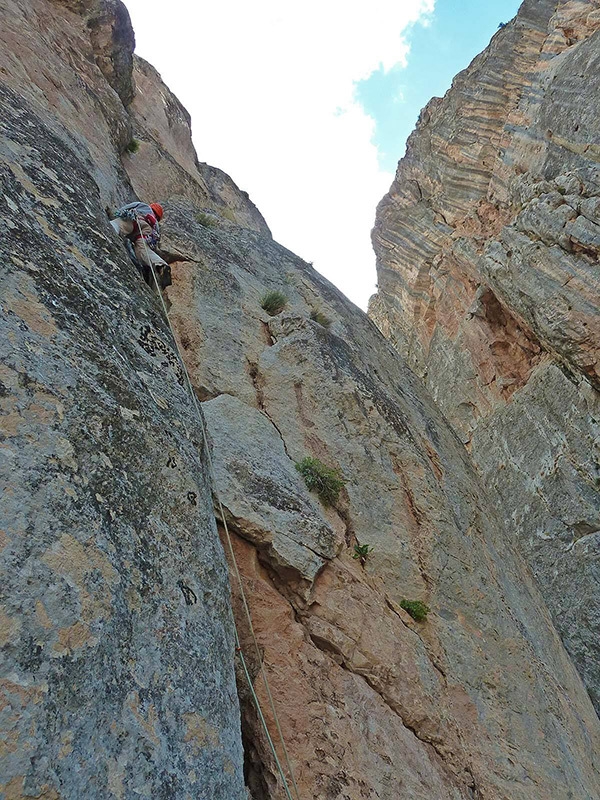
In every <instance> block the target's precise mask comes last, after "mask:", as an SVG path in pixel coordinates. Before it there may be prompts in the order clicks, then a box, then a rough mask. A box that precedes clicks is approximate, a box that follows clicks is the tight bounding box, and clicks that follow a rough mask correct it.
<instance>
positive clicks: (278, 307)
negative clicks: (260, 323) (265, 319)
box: [260, 291, 287, 317]
mask: <svg viewBox="0 0 600 800" xmlns="http://www.w3.org/2000/svg"><path fill="white" fill-rule="evenodd" d="M286 304H287V297H286V296H285V295H284V294H283V292H278V291H272V292H267V293H266V294H265V295H263V297H262V299H261V301H260V305H261V308H264V310H265V311H266V312H267V314H268V315H269V316H271V317H274V316H276V315H277V314H280V313H281V312H282V311H283V309H284V308H285V306H286Z"/></svg>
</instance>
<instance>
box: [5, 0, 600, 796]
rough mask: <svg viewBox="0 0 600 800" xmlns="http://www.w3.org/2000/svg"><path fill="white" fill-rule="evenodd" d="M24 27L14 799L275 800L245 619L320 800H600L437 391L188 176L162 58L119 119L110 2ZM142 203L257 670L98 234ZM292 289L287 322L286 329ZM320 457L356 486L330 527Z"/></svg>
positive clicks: (172, 362) (12, 50) (193, 438)
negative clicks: (151, 205) (318, 488)
mask: <svg viewBox="0 0 600 800" xmlns="http://www.w3.org/2000/svg"><path fill="white" fill-rule="evenodd" d="M7 12H8V18H7V22H6V25H2V27H1V28H0V31H1V35H2V36H3V37H5V39H6V41H5V44H4V46H3V48H2V49H0V57H1V58H2V59H4V60H5V64H6V65H5V66H2V69H3V72H2V75H3V76H4V77H5V82H6V86H5V88H4V89H3V92H4V97H5V100H4V102H3V108H4V109H5V111H4V115H3V119H2V121H1V122H0V130H1V134H2V138H1V140H0V142H1V144H0V147H1V151H0V152H1V153H2V163H3V181H4V182H3V194H4V196H5V198H6V202H7V203H8V207H9V208H10V210H11V212H12V213H11V215H10V216H9V217H7V224H8V226H9V234H10V235H9V236H7V237H4V238H3V240H2V247H3V261H2V263H3V267H4V269H3V275H2V280H3V292H2V306H3V311H4V312H5V313H4V316H3V325H4V336H3V337H2V339H1V341H2V347H3V348H4V349H5V350H6V355H5V359H4V363H5V366H4V367H3V368H2V369H3V372H2V386H3V389H2V397H1V403H2V411H3V416H2V417H1V420H2V423H1V424H2V432H3V436H4V439H3V443H2V447H3V449H2V454H3V458H4V459H5V464H6V466H5V467H3V480H4V481H5V486H6V489H5V491H4V493H3V524H2V526H1V531H2V533H1V534H0V535H1V536H2V538H1V540H0V548H1V549H0V558H2V559H3V567H2V568H3V575H4V576H6V580H4V582H3V583H2V589H3V595H2V601H1V602H2V605H1V606H0V648H1V650H0V652H1V654H2V662H1V663H2V674H1V679H2V689H3V704H2V706H1V708H0V727H1V729H2V732H3V735H4V736H5V737H6V741H7V744H6V745H5V746H4V749H3V750H2V751H0V759H1V760H2V761H1V762H0V763H1V768H0V775H1V776H2V777H1V778H0V799H1V800H9V799H10V800H15V799H16V798H25V797H44V798H54V799H55V800H58V798H61V799H64V800H75V799H76V798H77V799H78V798H80V797H82V796H85V797H90V798H110V797H116V798H130V797H138V796H141V797H158V798H165V800H166V798H177V799H178V800H179V798H181V800H187V799H188V798H191V797H206V798H208V797H210V798H214V799H215V800H242V798H244V797H245V795H246V794H247V792H249V794H250V796H251V797H252V798H253V800H267V798H273V800H275V798H279V797H282V796H283V787H282V782H281V779H280V776H279V774H278V771H277V769H276V765H275V763H274V759H273V756H272V754H271V751H270V749H269V747H268V743H267V741H266V737H265V735H264V733H263V731H262V729H261V727H260V725H259V724H258V719H257V714H256V711H255V709H254V708H253V706H252V704H251V700H250V696H249V691H248V687H247V686H246V685H245V684H244V681H243V675H242V674H241V673H240V672H239V671H238V694H239V698H240V700H241V721H242V726H241V731H240V709H239V706H238V695H237V694H236V692H235V685H234V663H235V661H234V652H233V629H232V613H231V608H232V606H233V610H234V614H235V617H236V621H237V626H238V631H239V637H240V640H241V644H242V649H243V651H244V653H245V655H246V659H247V662H248V666H249V670H250V673H251V675H252V677H253V678H254V679H255V690H256V692H257V693H258V696H259V698H260V700H261V704H262V706H263V708H264V710H265V715H266V719H267V723H268V725H269V728H270V730H271V732H272V734H273V736H274V737H275V727H274V724H273V723H274V720H273V718H272V714H271V712H270V711H269V703H268V702H267V698H266V697H265V694H266V692H265V688H264V685H263V683H262V679H261V677H260V674H259V673H260V672H261V666H262V667H263V671H264V673H265V674H266V675H267V676H268V678H269V683H270V686H271V690H272V693H273V696H274V700H275V704H276V707H277V709H278V712H279V713H278V716H279V719H280V723H281V728H282V731H283V734H284V737H285V740H286V743H287V748H288V751H289V756H290V761H291V764H292V765H293V768H294V773H295V776H296V781H297V784H298V787H299V790H300V796H301V797H315V798H322V799H323V800H360V799H361V798H372V797H379V798H381V800H397V798H398V797H411V798H415V799H421V798H422V800H430V798H436V800H437V798H439V799H440V800H473V798H480V800H509V799H510V800H547V798H549V797H552V798H553V800H567V798H571V799H573V798H586V800H588V799H589V800H593V799H594V798H597V797H598V796H600V778H599V775H598V770H597V764H596V758H597V756H596V753H597V752H598V745H599V744H600V729H599V724H598V718H597V716H596V714H595V713H594V710H593V707H592V705H591V703H590V701H589V698H588V695H587V693H586V691H585V689H584V687H583V684H582V683H581V680H580V678H579V676H578V674H577V672H576V670H575V669H574V668H573V665H572V663H571V661H570V659H569V657H568V656H567V654H566V652H565V650H564V648H563V646H562V644H561V642H560V639H559V637H558V635H557V634H556V631H555V629H554V627H553V624H552V622H551V619H550V616H549V614H548V612H547V610H546V606H545V604H544V601H543V600H542V598H541V597H540V595H539V593H538V590H537V588H536V587H535V585H534V584H533V582H532V580H531V578H530V575H529V572H528V570H527V568H526V567H525V565H524V563H523V561H522V560H521V558H520V556H519V555H518V554H517V553H516V552H515V551H514V549H513V546H512V541H511V536H510V534H509V532H508V531H507V529H506V527H505V525H504V523H503V521H502V519H501V518H500V516H499V515H498V513H497V511H496V509H495V508H494V505H493V503H492V502H490V499H489V498H488V496H487V493H486V490H485V488H484V486H483V484H482V482H481V481H480V479H479V477H478V475H477V473H476V471H475V470H474V469H473V466H472V463H471V460H470V457H469V456H468V454H467V452H466V451H465V449H464V447H463V445H462V444H461V442H460V441H459V440H458V438H457V437H456V435H455V433H454V432H453V430H452V429H451V428H450V426H449V425H448V424H447V422H446V421H445V419H444V418H443V416H442V414H441V413H440V411H439V409H438V408H437V406H436V404H435V403H434V401H433V400H432V399H431V397H430V395H429V394H428V392H427V391H426V390H425V389H424V388H423V386H422V383H421V381H420V380H419V379H418V378H417V377H415V375H414V374H413V373H412V372H411V371H410V369H409V368H408V367H407V365H406V363H405V361H404V359H402V358H401V357H399V356H398V354H397V352H396V351H395V350H394V348H393V347H392V345H391V344H390V343H389V342H387V341H386V340H385V339H384V337H383V336H382V335H381V334H380V332H379V331H378V330H377V329H376V327H375V326H374V325H373V323H372V322H371V321H370V320H369V319H368V318H367V317H366V316H365V315H364V314H363V313H362V312H361V311H359V310H358V309H357V308H356V307H354V306H353V305H352V304H351V303H350V302H349V301H348V300H346V299H345V298H344V297H343V296H342V295H341V294H340V293H339V292H338V291H337V290H336V289H335V288H334V287H333V286H331V284H329V283H328V282H327V281H326V280H325V279H324V278H322V277H321V276H320V275H319V274H318V273H316V272H315V271H314V270H313V269H312V268H311V267H310V266H309V265H307V264H306V263H304V262H303V261H302V260H300V259H299V258H297V257H296V256H294V255H293V254H292V253H290V252H289V251H288V250H286V249H285V248H283V247H281V246H280V245H278V244H277V243H275V242H274V241H273V240H272V238H271V236H270V233H269V231H268V228H267V226H266V224H265V223H264V221H263V220H262V217H261V216H260V214H259V212H258V211H257V210H256V209H255V208H254V206H253V204H252V203H251V201H250V200H249V199H248V197H247V195H245V194H244V193H243V192H241V191H240V190H239V189H238V188H237V187H236V186H235V184H234V183H233V181H231V179H229V178H228V177H227V176H224V175H223V174H222V173H220V172H219V171H218V170H215V169H213V168H210V167H207V166H206V165H202V164H200V163H199V162H198V161H197V159H196V157H195V154H194V151H193V148H192V146H191V140H190V138H189V137H190V135H189V120H188V118H187V115H186V112H185V111H184V109H182V107H181V105H180V104H179V103H178V101H177V100H176V99H175V98H174V97H173V96H172V95H171V94H170V92H169V91H168V90H167V89H166V87H165V86H164V84H162V81H160V78H159V76H158V75H157V74H156V72H155V71H154V70H153V69H152V68H151V67H149V66H148V65H146V64H145V63H143V62H136V64H135V66H134V73H133V75H134V81H135V85H136V86H137V90H136V92H137V93H136V95H135V97H134V99H133V101H132V102H131V103H130V104H129V105H124V103H127V102H128V98H129V95H128V94H127V91H126V89H125V88H123V87H127V86H128V85H129V84H128V80H131V75H129V76H128V74H127V70H128V69H129V67H128V64H129V62H128V60H127V58H125V55H124V53H123V50H122V42H123V30H124V29H123V24H124V23H123V17H122V15H121V14H122V9H121V7H120V6H114V5H112V4H111V3H108V2H106V3H105V2H97V3H95V4H85V3H81V4H80V3H76V4H75V3H73V4H67V5H63V4H56V3H51V2H49V1H48V0H37V2H36V3H34V4H32V3H27V4H23V5H20V4H19V3H18V2H17V0H11V3H10V4H9V6H8V7H7ZM111 14H113V16H112V17H111ZM92 18H93V19H100V20H103V22H102V31H103V33H102V35H99V34H98V35H95V34H94V25H91V26H90V25H89V24H88V21H89V20H90V19H92ZM48 19H52V26H53V27H52V28H51V30H50V31H48V25H44V21H45V20H48ZM111 20H112V22H111ZM42 31H43V35H42ZM117 34H118V35H117ZM125 40H128V41H131V37H129V39H127V37H125ZM111 48H112V49H111ZM14 54H17V55H18V58H19V60H20V63H21V65H22V66H18V67H17V64H16V58H17V56H15V55H14ZM74 65H81V71H75V70H74V69H73V66H74ZM50 75H51V76H52V80H51V81H50V78H49V76H50ZM36 81H37V83H36ZM48 81H50V82H49V83H48ZM50 84H51V85H52V86H53V87H54V88H53V89H51V87H50ZM132 137H135V138H136V139H138V140H139V141H140V143H141V144H140V148H139V150H138V152H137V153H132V154H127V153H124V152H123V151H124V149H125V146H126V144H127V142H128V141H130V140H131V138H132ZM135 192H138V193H139V194H142V193H143V196H144V199H150V198H149V197H148V195H150V194H151V195H152V198H153V199H158V200H160V202H161V203H162V204H163V205H164V206H165V208H166V216H165V224H164V227H163V235H164V240H163V243H162V245H163V253H164V254H165V256H166V257H167V258H168V259H169V261H170V263H171V270H172V275H173V285H172V286H171V287H170V288H169V289H168V290H167V291H166V292H165V300H166V303H167V305H168V307H169V317H170V321H171V323H172V325H173V326H174V328H175V331H176V336H177V340H178V343H179V347H180V348H181V352H182V353H183V354H184V357H185V362H186V365H187V369H188V370H189V374H190V376H191V381H192V383H193V387H194V391H195V392H196V396H197V397H198V398H199V399H200V401H201V404H202V408H203V417H204V419H205V424H206V429H207V431H208V438H209V442H210V447H211V452H212V456H211V463H212V464H213V465H214V473H215V477H216V481H215V488H216V491H217V492H218V497H219V500H220V502H221V503H222V504H223V507H224V515H225V519H226V520H227V523H228V527H229V530H230V532H231V537H232V549H233V551H234V552H235V553H236V554H237V563H238V565H239V570H240V572H241V575H242V581H243V585H244V586H245V591H246V594H247V596H248V601H249V604H250V608H251V611H252V614H253V619H254V630H255V635H256V639H257V644H258V650H257V652H256V651H255V650H254V649H253V641H252V633H251V631H250V629H249V626H248V622H247V618H246V616H245V613H244V611H243V604H242V602H241V598H240V593H239V586H238V584H237V583H236V581H235V580H234V581H233V593H232V594H233V597H232V603H230V596H229V589H228V587H227V585H226V578H225V560H224V557H223V552H222V549H221V548H220V546H219V543H218V539H217V528H216V526H215V520H214V511H213V498H212V497H211V493H210V487H209V482H208V474H207V473H208V468H207V459H208V453H207V452H205V449H204V447H203V436H202V432H201V430H200V426H199V419H198V417H196V416H195V415H194V413H193V411H192V405H191V404H190V399H189V397H187V396H186V392H185V376H184V374H183V371H182V369H181V365H180V364H179V362H178V360H177V355H176V350H175V343H174V342H173V340H172V338H171V335H170V330H169V328H168V326H167V323H166V321H165V319H164V317H163V316H162V315H161V306H160V304H159V298H158V297H157V295H156V294H155V293H154V292H153V291H152V290H151V289H150V288H149V287H148V286H146V285H145V284H144V283H143V281H142V280H141V278H140V277H139V276H138V275H137V273H136V271H135V269H134V268H133V267H132V265H131V264H130V263H129V262H128V260H127V258H126V256H125V254H124V250H123V248H122V245H121V242H120V241H119V240H118V239H116V237H115V236H114V235H113V233H112V229H111V228H110V226H109V225H108V223H107V220H106V217H105V214H104V211H103V209H104V207H105V205H107V204H108V205H110V204H120V203H121V202H124V201H126V200H130V199H132V198H133V197H134V196H135ZM273 290H278V291H280V292H282V293H283V294H284V295H285V296H286V298H287V301H286V304H285V308H284V309H283V311H282V312H280V313H279V314H277V315H274V316H270V315H269V314H267V313H266V311H265V310H264V309H263V308H262V298H263V297H264V295H265V293H266V292H268V291H273ZM540 353H541V349H540ZM540 360H541V359H540ZM559 374H560V375H563V373H562V372H560V373H559ZM573 417H574V418H575V417H576V413H575V411H573ZM305 456H312V457H315V458H318V459H320V460H321V461H322V462H324V463H325V464H326V465H328V466H330V467H332V468H335V469H337V470H339V471H340V473H341V474H342V475H343V477H344V480H345V484H344V487H343V489H342V491H341V493H340V496H339V499H337V500H336V501H335V502H334V503H333V505H331V506H324V505H323V504H321V502H320V501H319V500H318V498H317V497H316V495H315V494H313V493H311V492H309V491H308V488H307V487H306V485H305V484H304V482H303V480H302V478H301V475H300V473H299V472H298V470H297V469H296V466H295V465H296V463H297V462H299V461H300V460H302V459H303V458H304V457H305ZM222 533H224V532H223V531H222ZM366 544H368V545H370V546H371V547H372V548H373V551H372V553H370V555H368V556H367V557H366V559H364V560H363V562H361V560H360V559H355V558H353V557H352V556H353V554H355V550H354V548H355V546H356V545H366ZM234 574H235V573H234ZM404 599H409V600H421V601H424V602H426V603H427V605H428V606H429V607H430V608H431V611H430V613H429V616H428V618H427V620H426V621H424V622H420V623H419V622H416V621H414V620H413V619H412V618H411V616H409V615H408V613H407V612H406V611H405V610H403V608H402V607H401V603H402V601H403V600H404ZM275 738H276V737H275ZM242 745H243V748H244V758H243V755H242ZM278 747H279V745H278ZM279 755H280V757H281V758H282V761H283V763H284V769H285V770H286V772H287V767H286V766H285V759H284V758H283V754H282V753H281V752H280V753H279Z"/></svg>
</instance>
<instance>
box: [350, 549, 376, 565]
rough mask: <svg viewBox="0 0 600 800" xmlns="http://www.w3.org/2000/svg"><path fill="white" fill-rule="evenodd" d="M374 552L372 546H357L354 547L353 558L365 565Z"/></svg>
mask: <svg viewBox="0 0 600 800" xmlns="http://www.w3.org/2000/svg"><path fill="white" fill-rule="evenodd" d="M372 552H373V548H372V547H371V545H370V544H355V545H354V552H353V553H352V558H356V559H357V560H360V563H361V564H362V565H363V567H364V565H365V563H366V561H367V556H368V555H369V554H370V553H372Z"/></svg>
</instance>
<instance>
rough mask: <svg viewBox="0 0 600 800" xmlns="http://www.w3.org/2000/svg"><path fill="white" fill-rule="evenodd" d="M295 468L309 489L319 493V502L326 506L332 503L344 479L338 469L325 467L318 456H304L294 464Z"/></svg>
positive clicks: (335, 499)
mask: <svg viewBox="0 0 600 800" xmlns="http://www.w3.org/2000/svg"><path fill="white" fill-rule="evenodd" d="M296 469H297V470H298V472H299V473H300V474H301V475H302V477H303V478H304V482H305V483H306V485H307V487H308V488H309V490H310V491H311V492H312V491H313V490H314V491H315V492H316V493H317V494H318V495H319V498H320V499H321V502H322V503H323V504H324V505H326V506H331V505H333V504H334V503H335V502H336V501H337V499H338V497H339V495H340V491H341V489H342V487H343V485H344V484H345V483H346V481H345V480H344V479H343V478H342V476H341V474H340V472H339V470H337V469H331V467H326V466H325V464H323V462H322V461H319V459H318V458H311V456H306V458H303V459H302V461H300V462H298V463H297V464H296Z"/></svg>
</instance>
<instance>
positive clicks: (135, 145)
mask: <svg viewBox="0 0 600 800" xmlns="http://www.w3.org/2000/svg"><path fill="white" fill-rule="evenodd" d="M139 149H140V142H139V140H138V139H130V140H129V141H128V142H127V144H126V145H125V152H127V153H137V151H138V150H139Z"/></svg>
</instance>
